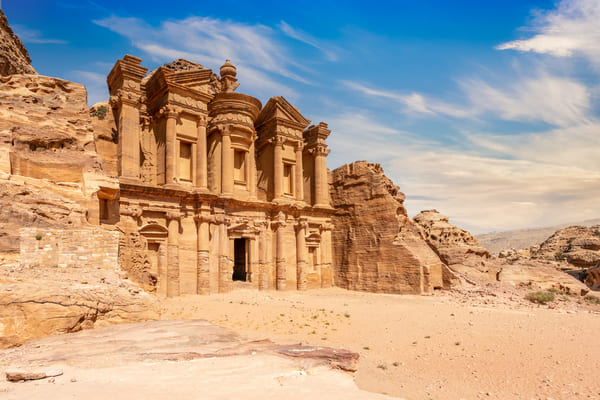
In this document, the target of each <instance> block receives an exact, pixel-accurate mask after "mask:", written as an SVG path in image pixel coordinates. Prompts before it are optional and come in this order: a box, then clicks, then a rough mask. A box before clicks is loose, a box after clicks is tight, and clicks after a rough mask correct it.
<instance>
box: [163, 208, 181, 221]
mask: <svg viewBox="0 0 600 400" xmlns="http://www.w3.org/2000/svg"><path fill="white" fill-rule="evenodd" d="M165 217H166V218H167V220H169V221H172V220H177V221H179V220H180V219H181V213H180V212H179V210H169V211H167V212H166V213H165Z"/></svg>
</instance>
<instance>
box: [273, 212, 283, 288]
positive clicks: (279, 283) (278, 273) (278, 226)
mask: <svg viewBox="0 0 600 400" xmlns="http://www.w3.org/2000/svg"><path fill="white" fill-rule="evenodd" d="M286 226H287V223H286V222H285V216H284V215H282V213H281V214H280V215H279V216H278V218H277V219H276V220H275V221H273V222H271V227H272V228H273V229H274V230H275V235H276V240H275V246H276V249H275V254H276V256H275V277H276V281H275V286H276V289H277V290H285V283H286V259H285V233H284V228H285V227H286Z"/></svg>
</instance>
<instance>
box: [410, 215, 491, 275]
mask: <svg viewBox="0 0 600 400" xmlns="http://www.w3.org/2000/svg"><path fill="white" fill-rule="evenodd" d="M414 221H415V222H416V223H417V224H418V225H419V226H420V227H421V228H422V229H423V231H424V233H425V238H426V240H427V243H428V244H429V246H431V248H432V249H433V250H434V251H435V252H436V253H437V254H438V255H439V256H440V258H441V259H442V261H443V262H444V263H445V264H446V265H447V266H448V267H450V269H452V270H454V271H456V272H459V273H462V274H465V275H467V276H469V275H490V274H491V275H490V278H491V279H494V278H495V274H496V271H495V270H492V271H490V270H489V268H487V267H486V260H488V259H489V258H490V253H489V252H488V251H487V249H485V248H484V247H482V246H481V245H480V244H479V242H478V241H477V239H475V237H474V236H473V235H471V233H469V232H467V231H465V230H463V229H460V228H459V227H457V226H455V225H452V224H451V223H450V222H449V221H448V218H447V217H446V216H444V215H442V214H440V213H439V212H438V211H437V210H426V211H421V213H419V214H418V215H416V216H415V217H414Z"/></svg>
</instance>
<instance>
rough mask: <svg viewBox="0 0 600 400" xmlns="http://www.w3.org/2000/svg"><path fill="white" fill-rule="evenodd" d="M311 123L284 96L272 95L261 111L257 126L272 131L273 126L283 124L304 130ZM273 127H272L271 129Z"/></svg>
mask: <svg viewBox="0 0 600 400" xmlns="http://www.w3.org/2000/svg"><path fill="white" fill-rule="evenodd" d="M309 124H310V120H309V119H306V118H304V116H302V114H300V111H298V109H297V108H296V107H294V106H293V105H291V104H290V103H289V102H288V101H287V100H286V99H285V98H283V97H282V96H277V97H271V98H270V99H269V101H268V102H267V104H266V105H265V106H264V108H263V109H262V111H261V112H260V114H259V116H258V118H257V120H256V123H255V126H256V129H257V130H261V128H263V129H262V130H266V131H271V130H272V127H276V126H278V125H282V126H285V127H288V128H292V129H294V130H298V131H300V132H302V131H303V130H304V128H306V127H307V126H308V125H309ZM270 128H271V129H270Z"/></svg>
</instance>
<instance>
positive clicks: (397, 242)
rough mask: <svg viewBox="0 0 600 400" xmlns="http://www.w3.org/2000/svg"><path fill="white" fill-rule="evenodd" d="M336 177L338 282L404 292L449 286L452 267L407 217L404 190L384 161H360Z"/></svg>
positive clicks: (333, 187)
mask: <svg viewBox="0 0 600 400" xmlns="http://www.w3.org/2000/svg"><path fill="white" fill-rule="evenodd" d="M331 175H332V184H331V198H332V204H333V206H334V207H335V208H336V214H335V215H334V218H333V222H334V225H335V229H334V230H333V244H334V246H333V248H334V266H335V268H334V270H335V276H334V280H335V284H336V286H340V287H344V288H347V289H352V290H362V291H369V292H380V293H403V294H411V293H412V294H427V293H432V292H433V290H434V289H436V288H437V289H441V288H442V287H446V288H447V287H449V284H450V282H449V275H448V272H449V271H448V270H447V268H446V267H445V266H444V265H443V263H442V261H441V260H440V258H439V257H438V256H437V255H436V254H435V253H434V252H433V251H432V250H431V249H430V248H429V246H428V245H427V242H426V241H425V240H424V238H423V234H422V231H421V229H420V228H419V227H418V225H417V224H415V223H414V222H413V221H412V220H411V219H410V218H408V217H407V213H406V209H405V208H404V205H403V202H404V194H403V193H402V192H400V190H399V188H398V187H397V186H396V185H394V183H393V182H392V181H391V180H390V179H389V178H388V177H386V176H385V175H384V174H383V170H382V168H381V167H380V166H379V164H371V163H368V162H366V161H357V162H355V163H352V164H347V165H343V166H341V167H339V168H337V169H335V170H334V171H333V172H332V173H331Z"/></svg>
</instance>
